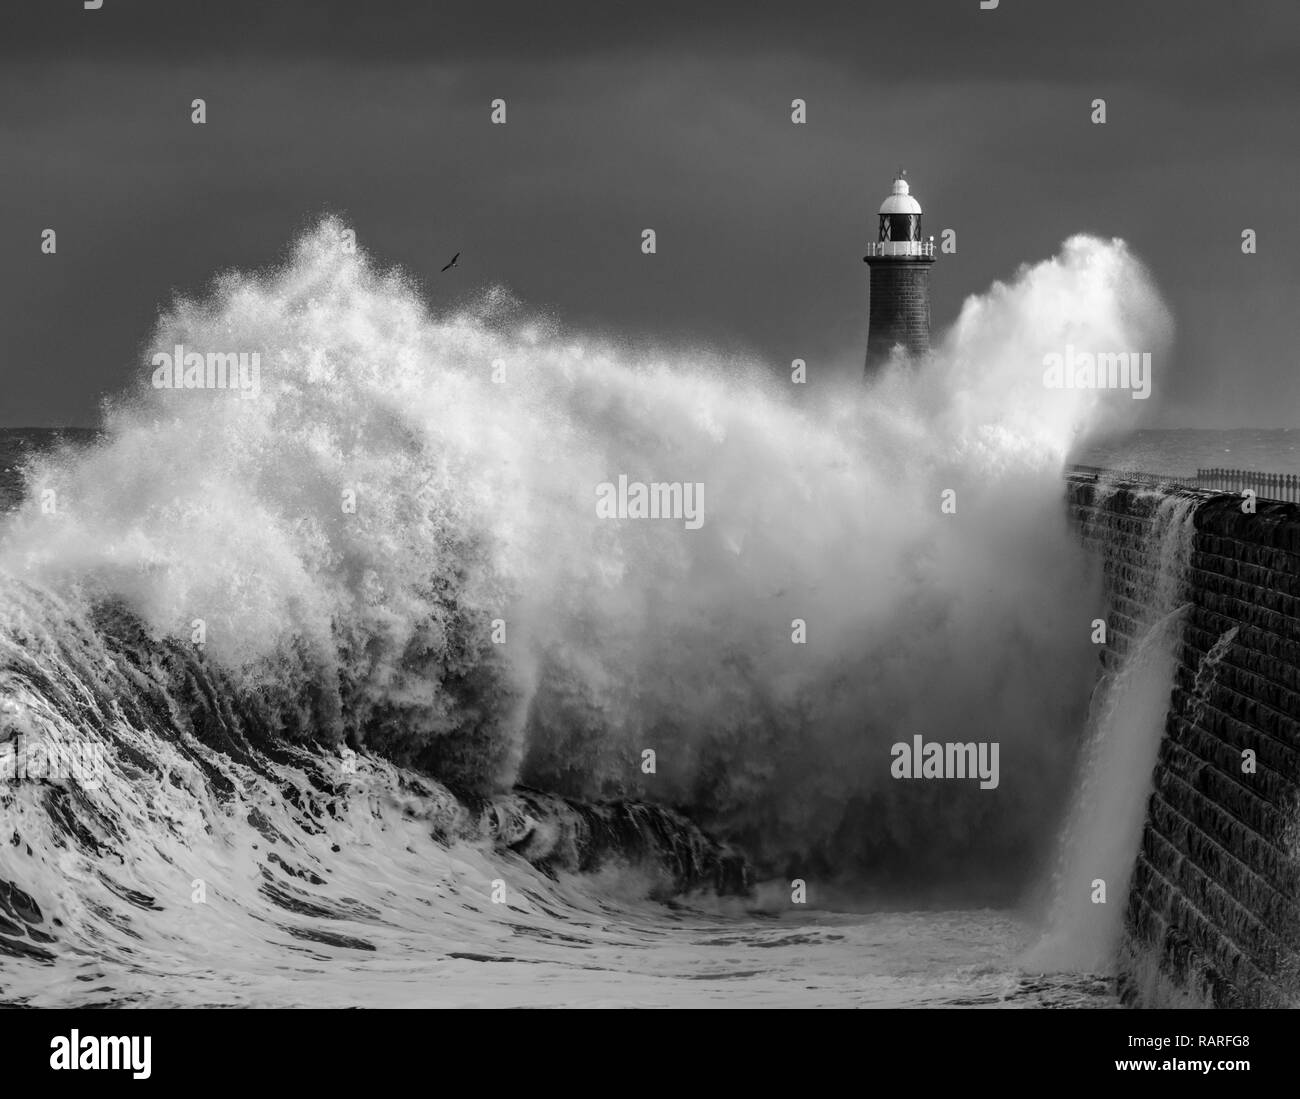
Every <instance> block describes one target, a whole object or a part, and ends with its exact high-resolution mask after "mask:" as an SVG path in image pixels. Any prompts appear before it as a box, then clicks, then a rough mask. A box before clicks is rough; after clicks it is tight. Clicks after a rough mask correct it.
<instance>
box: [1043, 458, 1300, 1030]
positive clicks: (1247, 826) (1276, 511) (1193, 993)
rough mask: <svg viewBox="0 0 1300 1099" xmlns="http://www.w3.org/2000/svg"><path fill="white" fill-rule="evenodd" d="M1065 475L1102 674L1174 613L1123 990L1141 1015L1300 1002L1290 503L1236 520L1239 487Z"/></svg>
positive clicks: (1298, 739) (1296, 548)
mask: <svg viewBox="0 0 1300 1099" xmlns="http://www.w3.org/2000/svg"><path fill="white" fill-rule="evenodd" d="M1066 482H1067V497H1068V502H1069V507H1070V511H1071V516H1072V518H1073V520H1074V521H1075V523H1076V525H1077V527H1078V529H1079V530H1080V532H1081V534H1082V536H1083V537H1084V539H1085V541H1086V542H1087V543H1088V544H1089V545H1090V546H1091V547H1092V548H1093V549H1094V551H1095V552H1096V553H1097V554H1099V555H1100V557H1101V560H1102V566H1103V568H1104V571H1105V578H1106V596H1107V601H1108V604H1109V606H1108V607H1107V614H1106V624H1107V631H1106V643H1105V646H1104V651H1103V652H1102V654H1101V656H1102V665H1103V668H1104V669H1105V671H1106V672H1107V673H1112V674H1113V673H1114V672H1116V671H1117V670H1118V669H1119V668H1120V667H1121V666H1122V664H1123V661H1124V660H1125V657H1126V656H1127V655H1128V654H1129V652H1130V651H1131V649H1132V648H1133V646H1134V645H1135V644H1136V643H1137V642H1138V641H1139V639H1140V638H1141V637H1142V635H1143V633H1144V632H1145V631H1146V630H1148V629H1149V628H1150V626H1151V623H1152V621H1153V620H1154V618H1155V617H1156V616H1157V615H1160V614H1163V613H1165V612H1166V611H1167V609H1168V608H1169V607H1170V606H1172V605H1175V604H1176V605H1178V606H1180V607H1181V612H1180V613H1179V614H1178V620H1177V621H1178V626H1177V628H1178V631H1179V632H1178V635H1177V636H1178V641H1177V649H1176V653H1175V673H1174V677H1173V679H1174V681H1173V683H1172V685H1171V686H1172V693H1171V696H1170V701H1169V709H1168V713H1167V716H1166V719H1165V726H1164V732H1163V735H1162V737H1161V741H1160V746H1159V754H1158V757H1157V762H1156V766H1155V771H1154V774H1153V776H1152V787H1151V794H1150V799H1149V802H1148V804H1147V811H1146V821H1145V824H1144V826H1143V829H1142V836H1141V842H1140V847H1139V850H1138V852H1137V857H1136V862H1135V866H1134V871H1133V876H1132V880H1131V882H1130V883H1129V884H1128V892H1127V912H1126V915H1125V934H1124V945H1123V948H1122V957H1121V992H1122V994H1123V995H1124V998H1125V999H1126V1000H1127V1001H1128V1002H1129V1003H1131V1004H1137V1005H1142V1006H1169V1005H1174V1004H1205V1005H1215V1006H1222V1007H1295V1006H1300V508H1298V507H1297V506H1296V505H1293V504H1284V503H1272V502H1269V501H1265V500H1259V501H1257V502H1256V504H1255V513H1254V514H1249V513H1247V512H1244V511H1243V507H1242V504H1243V498H1242V497H1241V496H1239V495H1223V494H1214V493H1207V492H1198V491H1192V490H1187V489H1178V488H1163V489H1162V488H1159V487H1153V486H1151V485H1145V484H1138V483H1131V482H1129V483H1125V482H1122V481H1121V482H1114V481H1110V480H1101V481H1099V480H1098V479H1097V477H1096V475H1095V474H1088V473H1083V472H1079V471H1071V472H1069V473H1068V474H1067V478H1066ZM1171 515H1173V516H1174V517H1175V520H1176V522H1177V524H1179V525H1180V526H1182V527H1183V528H1184V529H1183V531H1182V537H1181V544H1180V539H1179V537H1177V535H1178V533H1179V532H1178V531H1174V532H1173V534H1174V535H1175V536H1174V537H1173V538H1171V537H1170V533H1171V532H1170V531H1169V530H1168V529H1167V528H1168V526H1169V517H1170V516H1171ZM1160 543H1163V548H1162V547H1161V545H1160Z"/></svg>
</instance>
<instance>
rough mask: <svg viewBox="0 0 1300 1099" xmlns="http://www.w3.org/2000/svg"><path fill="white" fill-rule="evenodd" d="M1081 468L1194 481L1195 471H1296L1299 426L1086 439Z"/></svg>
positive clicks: (1180, 430) (1079, 457)
mask: <svg viewBox="0 0 1300 1099" xmlns="http://www.w3.org/2000/svg"><path fill="white" fill-rule="evenodd" d="M1075 460H1076V461H1077V462H1079V464H1081V465H1094V466H1103V467H1106V468H1111V469H1126V470H1127V469H1132V470H1138V471H1141V472H1144V473H1154V474H1161V473H1163V474H1168V475H1170V476H1175V477H1193V476H1195V475H1196V471H1197V470H1198V469H1236V470H1247V471H1251V472H1256V473H1285V474H1296V473H1300V428H1292V429H1276V430H1274V429H1270V430H1257V429H1254V428H1238V429H1233V430H1224V431H1212V430H1202V429H1196V428H1175V429H1166V430H1151V429H1148V430H1141V431H1130V432H1125V433H1122V434H1119V435H1116V436H1111V437H1106V438H1101V439H1093V440H1089V441H1088V442H1087V443H1086V444H1085V445H1084V446H1083V447H1081V448H1080V450H1079V452H1078V453H1077V455H1076V456H1075Z"/></svg>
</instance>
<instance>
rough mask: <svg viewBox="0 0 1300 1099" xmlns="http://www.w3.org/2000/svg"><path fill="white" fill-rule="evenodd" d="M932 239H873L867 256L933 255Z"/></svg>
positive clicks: (868, 246) (868, 247)
mask: <svg viewBox="0 0 1300 1099" xmlns="http://www.w3.org/2000/svg"><path fill="white" fill-rule="evenodd" d="M933 255H934V241H932V240H873V241H871V242H870V243H869V244H868V245H867V257H868V258H870V257H872V256H933Z"/></svg>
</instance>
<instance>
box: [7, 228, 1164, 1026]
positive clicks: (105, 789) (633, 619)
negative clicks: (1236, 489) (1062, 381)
mask: <svg viewBox="0 0 1300 1099" xmlns="http://www.w3.org/2000/svg"><path fill="white" fill-rule="evenodd" d="M340 232H341V226H339V225H338V224H337V223H335V222H332V221H326V222H325V223H323V224H322V225H321V226H320V227H318V228H317V229H316V230H315V231H314V232H312V233H309V234H307V235H306V236H305V237H304V238H303V239H302V240H300V241H299V242H298V244H297V245H296V247H295V249H294V251H293V254H292V256H291V257H290V259H289V260H288V261H287V262H286V263H285V265H284V266H283V268H281V269H279V270H277V271H274V272H262V273H258V274H255V275H242V274H238V273H231V274H227V275H225V276H222V277H221V278H220V279H218V280H217V281H216V282H214V284H213V286H212V288H211V290H210V292H209V293H208V294H207V295H206V296H205V297H204V298H203V299H202V300H196V301H192V302H188V301H187V302H180V303H178V304H177V305H176V306H174V307H173V308H172V310H171V311H170V312H169V313H167V314H166V315H164V316H163V318H162V319H161V321H160V322H159V327H158V329H157V331H156V332H155V333H154V340H153V342H154V345H156V346H157V347H160V348H166V349H169V350H170V349H171V348H173V347H175V346H176V345H178V344H180V345H184V346H186V347H189V348H209V349H212V348H216V349H219V350H221V351H222V352H227V351H228V352H232V353H238V352H243V351H249V350H251V349H256V348H261V349H263V350H262V361H261V371H262V373H261V378H260V392H259V393H258V395H257V396H256V397H255V398H252V397H250V398H247V399H246V398H244V397H241V396H240V395H239V394H238V393H235V392H230V391H228V390H220V389H205V388H201V387H200V388H189V389H185V388H181V389H168V388H158V387H156V386H155V385H154V384H152V370H151V368H150V367H149V366H147V365H142V366H141V368H140V377H139V382H138V385H137V386H136V387H135V388H133V389H131V390H129V391H128V392H125V393H123V394H122V395H121V396H120V397H119V398H118V399H117V400H116V401H115V402H114V403H113V404H112V405H111V406H110V407H109V408H108V409H107V410H106V415H105V422H104V423H103V425H102V426H101V429H100V430H99V432H98V433H97V434H96V435H94V436H93V437H89V436H79V437H70V436H69V437H63V438H53V437H49V436H41V435H40V434H30V433H29V434H26V435H23V434H18V433H12V432H11V433H6V434H5V435H4V436H0V446H2V447H3V451H2V452H0V477H3V478H4V480H3V484H2V485H0V491H2V492H4V493H5V499H6V506H7V512H6V514H5V517H4V518H3V519H0V721H2V722H3V725H2V726H0V728H2V730H3V731H0V752H2V753H3V755H0V767H3V768H6V769H7V770H6V774H7V775H8V776H9V778H8V779H7V780H6V781H5V784H4V785H0V836H2V837H4V840H5V841H4V842H3V844H0V999H3V1000H4V1001H6V1002H15V1003H27V1004H45V1005H49V1004H66V1005H77V1004H110V1003H114V1004H116V1003H129V1004H177V1005H185V1004H189V1005H197V1004H247V1005H281V1004H313V1005H326V1004H328V1005H345V1004H365V1005H372V1006H408V1005H416V1004H419V1005H462V1004H475V1005H484V1006H501V1005H524V1004H530V1005H561V1004H568V1005H575V1006H578V1005H585V1006H597V1005H633V1004H642V1005H683V1006H684V1005H696V1004H724V1003H731V1004H747V1005H814V1004H815V1005H831V1004H857V1005H884V1004H898V1005H903V1004H907V1005H936V1004H984V1005H989V1006H995V1005H1001V1006H1011V1007H1021V1006H1035V1005H1046V1004H1063V1003H1088V1004H1096V1005H1098V1006H1109V1005H1111V1004H1113V1003H1114V1002H1115V1000H1114V995H1113V981H1112V979H1111V978H1112V973H1111V967H1110V960H1111V957H1112V955H1113V949H1114V945H1115V944H1114V943H1113V942H1111V941H1110V940H1111V939H1112V938H1113V932H1106V933H1104V934H1101V935H1100V938H1099V936H1098V934H1094V931H1093V924H1094V923H1095V921H1094V920H1093V916H1095V913H1091V911H1090V908H1089V907H1088V901H1087V893H1086V888H1083V887H1081V883H1082V881H1083V877H1084V876H1085V871H1084V870H1080V871H1079V873H1078V874H1077V875H1074V876H1072V875H1071V873H1070V872H1069V871H1068V870H1067V871H1066V872H1065V874H1064V876H1062V875H1061V873H1059V872H1058V873H1057V874H1056V876H1055V877H1053V875H1052V873H1051V871H1052V868H1053V867H1054V866H1059V865H1061V859H1060V858H1059V857H1058V856H1059V853H1060V852H1059V845H1058V842H1057V839H1056V837H1057V836H1058V835H1059V834H1061V832H1062V829H1063V828H1065V826H1066V825H1067V821H1066V819H1065V814H1064V807H1065V806H1068V805H1069V804H1070V803H1071V801H1072V800H1075V799H1072V794H1073V793H1074V792H1076V791H1078V790H1080V789H1088V788H1089V786H1088V783H1087V776H1086V775H1083V776H1081V775H1080V767H1093V766H1096V767H1099V768H1101V770H1100V771H1099V772H1098V773H1100V774H1105V773H1110V772H1111V771H1113V767H1114V761H1113V760H1109V759H1103V760H1101V761H1100V762H1097V761H1096V760H1095V759H1094V758H1093V757H1095V756H1096V755H1097V754H1098V752H1096V751H1093V752H1091V753H1090V752H1089V751H1085V745H1087V744H1090V743H1091V744H1100V749H1099V750H1100V754H1101V755H1103V756H1105V755H1106V753H1107V752H1108V751H1110V749H1109V748H1108V747H1107V745H1108V744H1110V743H1112V742H1113V741H1115V740H1116V739H1119V740H1120V741H1123V739H1124V736H1125V735H1127V734H1126V732H1125V730H1123V729H1121V730H1119V732H1118V734H1117V733H1116V731H1115V729H1113V728H1111V729H1109V731H1105V730H1100V728H1099V727H1098V726H1097V714H1098V713H1099V712H1100V713H1114V712H1117V711H1118V712H1127V711H1125V710H1124V707H1123V705H1122V704H1120V703H1122V700H1118V701H1117V703H1116V705H1111V706H1102V707H1100V708H1098V707H1096V706H1092V707H1090V699H1091V698H1092V695H1093V688H1094V686H1095V681H1096V656H1095V652H1094V651H1093V649H1092V646H1091V645H1090V644H1089V643H1088V640H1087V632H1086V630H1078V629H1075V628H1074V626H1075V625H1076V624H1077V623H1079V622H1085V623H1086V622H1088V621H1090V620H1091V618H1092V616H1093V613H1092V608H1093V607H1094V605H1095V602H1096V599H1097V597H1098V593H1099V591H1100V576H1099V575H1098V571H1097V568H1096V563H1095V562H1093V561H1091V560H1090V559H1089V558H1088V557H1087V555H1086V554H1085V553H1084V551H1083V550H1082V548H1081V546H1080V545H1079V543H1078V539H1077V537H1076V536H1075V534H1074V532H1072V531H1071V530H1070V529H1069V528H1068V526H1067V524H1066V522H1065V518H1064V516H1063V514H1062V511H1063V509H1062V508H1061V506H1060V493H1061V484H1060V473H1061V469H1062V467H1063V465H1064V464H1065V462H1066V461H1067V460H1069V459H1070V457H1071V456H1072V455H1073V454H1075V453H1077V451H1078V449H1079V447H1080V443H1081V441H1083V442H1086V440H1088V439H1090V438H1094V437H1099V436H1100V435H1101V434H1103V433H1110V434H1114V433H1116V432H1117V431H1120V430H1122V429H1123V428H1124V426H1125V422H1124V419H1123V418H1124V417H1125V416H1127V415H1131V414H1132V407H1131V406H1132V403H1133V402H1131V400H1130V401H1127V402H1126V401H1114V400H1109V399H1108V397H1109V396H1110V395H1107V394H1104V393H1096V392H1087V391H1077V390H1074V391H1046V390H1044V389H1043V387H1042V386H1041V384H1040V380H1039V379H1038V377H1037V375H1035V376H1034V377H1033V378H1027V377H1025V376H1024V375H1023V372H1021V371H1018V370H1016V369H1014V367H1013V365H1012V364H1014V363H1016V362H1024V361H1041V357H1042V352H1043V350H1044V349H1049V348H1052V347H1055V346H1060V345H1063V344H1064V343H1065V342H1066V341H1067V339H1069V340H1071V341H1073V342H1075V343H1079V342H1080V340H1081V338H1082V336H1084V335H1087V336H1090V337H1092V338H1094V339H1095V341H1096V342H1110V343H1114V344H1115V345H1123V346H1158V345H1159V344H1160V342H1161V341H1162V340H1163V339H1165V338H1167V335H1168V326H1169V322H1168V317H1167V314H1166V313H1165V311H1164V309H1163V306H1162V305H1161V304H1160V301H1159V297H1158V294H1157V293H1156V292H1155V290H1154V288H1153V287H1152V286H1151V285H1150V282H1149V280H1148V278H1147V276H1146V274H1145V272H1144V271H1143V270H1142V269H1141V267H1140V265H1138V264H1137V263H1136V261H1134V259H1133V258H1132V257H1131V256H1130V255H1129V254H1128V252H1127V250H1126V249H1125V248H1124V246H1123V245H1122V243H1120V242H1117V241H1111V242H1103V241H1097V240H1092V239H1089V238H1075V239H1074V240H1071V241H1069V242H1067V243H1066V245H1065V246H1063V248H1062V251H1061V253H1060V254H1059V255H1058V256H1056V257H1054V258H1053V259H1051V260H1048V261H1046V262H1044V263H1041V264H1038V265H1036V266H1033V267H1029V268H1026V269H1025V270H1024V271H1022V272H1021V273H1020V274H1019V275H1018V276H1017V279H1016V281H1015V282H1013V283H1010V284H1006V285H1002V284H999V285H997V286H995V287H994V288H993V289H992V290H990V291H989V293H987V294H986V295H983V296H981V297H978V298H972V299H971V300H970V301H969V302H968V303H967V305H966V307H965V309H964V310H963V313H962V315H961V317H960V318H959V319H958V322H957V324H956V325H955V326H954V328H953V330H952V331H951V332H950V333H949V334H948V336H947V337H946V339H945V340H944V341H943V342H942V344H941V346H940V348H939V349H938V352H937V354H936V355H935V356H934V358H933V360H932V361H931V362H928V363H927V364H925V365H924V367H921V368H917V367H908V366H907V365H906V364H902V363H900V364H897V368H896V369H890V370H887V371H886V372H885V373H884V374H883V375H882V376H881V377H880V378H879V379H877V380H876V382H875V383H874V384H873V385H872V386H871V387H869V388H868V389H863V388H862V387H860V386H854V387H851V388H850V387H846V388H844V389H842V390H839V389H825V388H822V389H816V388H814V389H810V390H809V391H808V392H807V393H806V394H805V392H803V391H800V390H797V389H795V387H790V386H784V387H783V386H782V385H781V384H780V383H779V382H778V381H774V380H773V379H772V378H771V376H770V374H768V373H767V372H766V371H765V370H764V369H763V368H762V366H761V365H760V364H751V363H745V362H738V361H733V360H730V359H727V358H725V357H722V356H719V355H718V354H717V353H704V352H700V353H691V354H686V353H683V352H680V351H667V350H663V349H656V348H645V347H628V346H623V345H619V344H617V343H613V342H610V341H609V340H607V339H606V340H596V339H593V338H590V337H588V336H585V335H583V334H581V333H574V332H571V331H567V330H564V329H563V328H562V327H561V326H560V325H558V324H557V323H556V322H555V321H554V320H553V319H548V318H544V317H538V316H536V315H534V314H531V313H529V311H528V310H527V309H526V308H524V307H523V306H522V305H521V304H520V303H518V302H515V301H513V300H511V299H510V298H509V296H508V295H506V294H504V293H503V292H501V291H488V292H486V293H485V294H484V295H483V296H482V298H481V299H480V300H479V301H477V302H476V303H474V304H473V305H471V306H469V307H467V308H464V309H461V310H460V311H458V312H454V313H446V314H435V313H433V312H431V311H430V310H429V308H428V306H427V305H426V304H425V303H424V301H423V300H422V299H421V296H420V294H419V292H418V289H417V288H415V287H412V286H411V285H409V284H408V283H407V282H406V281H405V279H404V278H403V277H402V276H401V274H400V273H394V272H384V271H382V270H380V269H378V268H377V267H376V266H375V265H374V264H373V263H372V262H371V261H370V260H369V259H368V258H367V257H366V256H364V255H344V254H342V253H341V252H340V250H339V249H338V248H337V244H336V242H337V239H338V236H339V233H340ZM620 476H626V477H629V478H630V479H632V480H637V479H640V480H643V481H645V482H647V483H648V482H651V481H674V482H681V483H693V484H699V485H702V486H704V496H703V499H704V501H705V521H704V523H703V525H702V526H700V527H699V528H698V529H692V528H690V527H688V526H687V525H685V524H684V523H682V522H681V521H680V517H679V518H678V519H677V520H673V519H660V520H654V521H646V520H635V519H618V520H610V519H607V518H602V517H601V516H600V515H599V513H598V512H597V510H596V508H595V506H594V505H595V501H596V499H597V497H598V494H599V491H600V488H599V486H600V485H602V484H603V483H607V482H612V481H616V480H617V479H618V478H619V477H620ZM954 502H955V509H954V508H953V507H952V505H953V503H954ZM800 623H802V626H800ZM796 638H798V640H796ZM1150 674H1155V675H1157V676H1158V675H1161V674H1164V673H1163V672H1160V671H1158V670H1157V671H1156V672H1153V673H1150ZM1150 674H1148V673H1146V672H1144V671H1141V670H1139V673H1138V674H1136V675H1135V676H1134V677H1133V678H1135V679H1137V680H1140V681H1141V682H1140V684H1138V685H1137V686H1139V687H1140V688H1141V690H1142V692H1143V695H1142V697H1147V696H1149V695H1152V693H1153V685H1152V684H1151V683H1150V682H1149V679H1150ZM1129 687H1134V685H1133V684H1128V686H1127V687H1126V686H1125V685H1124V684H1120V686H1119V687H1118V688H1116V689H1121V690H1122V689H1128V688H1129ZM1160 687H1161V685H1160V684H1156V685H1155V688H1156V690H1155V693H1158V688H1160ZM1134 689H1136V688H1134ZM1132 712H1135V713H1140V714H1143V715H1145V710H1144V709H1143V708H1142V707H1138V708H1137V709H1136V710H1134V711H1132ZM1147 716H1149V715H1145V716H1143V717H1142V720H1143V721H1145V720H1146V717H1147ZM1099 732H1105V735H1104V736H1101V737H1100V740H1098V735H1099ZM913 735H923V736H925V737H926V738H927V739H929V740H936V741H945V740H949V741H961V742H968V741H976V742H980V743H985V742H996V743H997V744H998V745H999V746H1000V759H1001V773H1000V776H999V782H998V784H997V785H996V787H995V788H993V789H983V790H982V789H980V787H979V785H978V784H977V783H974V782H969V781H965V780H947V781H934V782H931V781H923V780H901V781H900V780H899V779H896V778H895V777H894V776H893V775H892V773H891V766H890V765H891V762H892V754H891V748H892V746H893V745H894V744H895V743H898V742H910V740H911V737H912V736H913ZM1133 735H1135V736H1136V735H1139V733H1138V732H1137V731H1135V732H1134V733H1133ZM1142 735H1145V732H1144V733H1143V734H1142ZM647 752H649V753H651V755H652V757H653V759H652V762H651V764H650V765H647V758H648V757H647ZM1107 768H1110V770H1109V771H1108V770H1107ZM20 775H21V777H19V776H20ZM1138 786H1139V787H1140V784H1138ZM541 791H545V793H541ZM1144 797H1145V792H1144V790H1142V789H1141V788H1135V789H1133V790H1131V791H1130V792H1129V793H1128V794H1127V795H1126V798H1127V800H1128V802H1130V803H1132V802H1134V801H1139V802H1140V801H1141V800H1142V799H1143V798H1144ZM1101 804H1106V805H1107V810H1106V813H1105V814H1103V819H1102V823H1101V826H1100V827H1097V828H1094V829H1092V830H1091V831H1088V830H1085V834H1086V835H1087V836H1089V837H1090V838H1089V839H1088V840H1087V841H1086V843H1087V844H1088V845H1095V847H1096V849H1097V850H1099V851H1110V850H1113V849H1114V848H1115V845H1116V840H1115V834H1114V832H1113V830H1112V829H1110V828H1109V826H1108V825H1107V821H1108V820H1109V818H1110V817H1111V816H1112V815H1113V814H1112V813H1111V808H1113V807H1112V806H1110V805H1109V803H1105V802H1102V803H1101ZM1126 808H1127V809H1128V813H1127V815H1126V816H1127V817H1131V815H1132V811H1133V809H1134V807H1133V805H1132V804H1129V805H1127V807H1126ZM1086 810H1087V806H1085V807H1084V813H1083V815H1084V816H1085V817H1087V811H1086ZM1137 811H1138V812H1140V807H1139V808H1138V809H1137ZM1095 816H1096V814H1095V813H1094V817H1095ZM1124 827H1128V824H1125V825H1124ZM1075 834H1076V835H1077V834H1078V830H1077V829H1076V830H1075ZM1087 854H1088V852H1084V853H1083V856H1082V857H1080V858H1077V859H1076V860H1075V861H1076V863H1077V864H1078V865H1079V866H1081V867H1087V866H1088V865H1089V860H1088V858H1087V857H1086V856H1087ZM1066 865H1069V860H1066ZM1114 872H1115V873H1116V874H1119V875H1120V876H1123V875H1124V874H1125V873H1126V871H1125V870H1124V868H1123V867H1122V866H1121V867H1119V868H1118V869H1117V870H1115V871H1114ZM1076 878H1077V879H1078V880H1076ZM1062 927H1085V928H1089V929H1090V930H1089V931H1088V932H1087V933H1088V935H1089V936H1090V938H1089V943H1090V944H1091V949H1090V951H1089V952H1088V955H1087V957H1086V958H1083V959H1082V960H1081V959H1080V958H1079V957H1077V956H1076V954H1077V952H1073V953H1072V952H1071V951H1070V950H1068V949H1065V947H1068V946H1069V945H1070V943H1069V942H1066V943H1065V944H1064V946H1062V943H1061V940H1060V935H1059V934H1058V935H1057V936H1056V937H1055V938H1054V937H1053V935H1052V931H1053V928H1055V929H1056V930H1057V931H1059V930H1060V928H1062ZM1080 934H1083V932H1080ZM1066 938H1067V939H1069V936H1068V935H1067V936H1066Z"/></svg>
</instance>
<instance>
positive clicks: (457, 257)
mask: <svg viewBox="0 0 1300 1099" xmlns="http://www.w3.org/2000/svg"><path fill="white" fill-rule="evenodd" d="M458 259H460V253H459V252H457V253H456V254H455V255H454V256H452V257H451V262H450V263H449V264H447V266H446V267H444V268H443V270H444V271H449V270H451V268H453V267H455V266H456V261H457V260H458Z"/></svg>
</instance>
